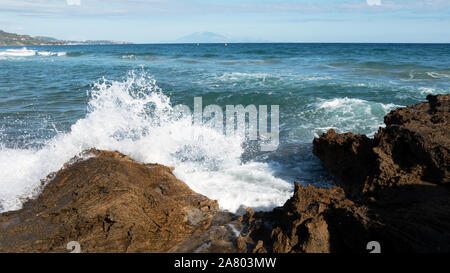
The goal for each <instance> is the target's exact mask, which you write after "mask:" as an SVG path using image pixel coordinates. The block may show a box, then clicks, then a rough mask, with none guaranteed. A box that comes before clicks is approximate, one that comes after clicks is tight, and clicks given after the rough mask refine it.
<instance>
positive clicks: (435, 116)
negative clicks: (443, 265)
mask: <svg viewBox="0 0 450 273" xmlns="http://www.w3.org/2000/svg"><path fill="white" fill-rule="evenodd" d="M427 100H428V102H425V103H420V104H417V105H414V106H409V107H405V108H400V109H397V110H394V111H391V113H389V114H388V115H387V116H386V117H385V123H386V127H385V128H380V130H379V131H378V133H377V134H375V137H374V139H370V138H368V137H366V136H364V135H354V134H352V133H345V134H337V133H336V132H335V131H334V130H329V131H328V132H327V133H325V134H323V135H322V136H320V137H319V138H316V139H314V142H313V145H314V148H313V152H314V154H315V155H316V156H317V157H319V159H321V160H322V162H323V165H324V167H325V168H326V169H328V170H329V171H330V172H331V173H332V174H333V175H334V176H335V178H336V182H337V185H338V186H339V187H334V188H332V189H329V190H328V189H316V188H314V187H311V186H308V187H303V186H301V185H299V184H296V187H295V193H294V196H293V197H292V198H291V199H289V200H288V201H287V202H286V204H285V205H284V206H283V207H282V208H277V209H275V210H273V211H272V212H268V213H250V212H249V213H247V215H246V216H245V217H244V218H245V220H244V221H245V222H246V223H247V224H248V226H249V235H248V236H247V237H246V242H249V243H253V242H255V241H259V242H261V241H262V246H263V247H264V248H265V250H266V251H269V252H365V253H367V252H368V251H367V250H366V245H367V243H368V242H370V241H377V242H379V243H380V244H381V248H382V251H383V252H449V251H450V188H449V186H450V185H449V181H450V171H449V170H450V153H449V151H450V130H449V128H450V127H449V124H448V122H449V119H450V95H437V96H428V97H427Z"/></svg>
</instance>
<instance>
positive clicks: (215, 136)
mask: <svg viewBox="0 0 450 273" xmlns="http://www.w3.org/2000/svg"><path fill="white" fill-rule="evenodd" d="M172 111H173V110H172V106H171V104H170V99H169V98H168V97H167V96H165V95H164V94H163V93H162V91H161V90H160V89H159V88H158V87H157V86H156V84H155V81H154V80H153V79H152V78H151V77H149V76H148V75H146V74H145V73H139V74H138V75H136V74H134V73H130V75H129V77H128V78H127V80H125V81H123V82H118V81H107V80H103V81H101V82H99V83H97V84H96V86H95V88H94V89H93V91H92V95H91V100H90V101H89V105H88V114H87V115H86V117H85V118H83V119H80V120H78V121H77V122H76V123H75V124H73V125H72V127H71V131H70V132H69V133H66V134H65V133H61V134H58V135H57V136H56V137H54V138H53V139H51V140H50V141H49V142H48V143H47V144H46V145H45V146H44V147H43V148H40V149H7V148H0V169H1V170H2V175H1V178H0V189H1V190H0V206H1V208H0V211H8V210H13V209H19V208H20V207H21V205H22V201H23V200H24V199H25V198H32V197H35V196H36V194H37V192H36V189H39V186H40V179H43V178H45V177H46V176H47V175H48V174H49V173H51V172H54V171H57V170H59V169H60V168H62V166H63V164H64V163H65V162H67V161H69V160H70V159H71V158H72V157H73V156H75V155H77V154H79V153H80V152H82V151H83V150H86V149H89V148H92V147H96V148H98V149H106V150H118V151H120V152H122V153H124V154H127V155H129V156H131V157H132V158H134V159H136V160H138V161H141V162H146V163H150V162H157V163H161V164H165V165H168V166H174V167H175V171H174V173H175V175H176V176H177V177H178V178H180V179H181V180H183V181H185V182H186V183H187V184H188V185H189V186H190V187H191V188H192V189H193V190H195V191H197V192H199V193H201V194H204V195H206V196H208V197H210V198H212V199H217V200H218V201H219V204H220V206H221V208H222V209H227V210H230V211H237V210H238V209H239V208H240V206H241V205H243V206H251V207H254V208H262V209H264V208H272V207H274V206H278V205H282V204H283V203H284V202H285V201H286V200H287V199H288V198H289V197H290V195H291V193H292V184H291V183H288V182H286V181H284V180H282V179H279V178H276V177H275V176H274V175H273V172H274V169H273V167H272V166H271V165H270V164H269V163H260V162H249V163H245V164H243V163H241V160H240V157H241V154H242V153H243V148H242V145H241V144H242V138H240V137H239V136H233V137H230V136H224V135H222V134H220V133H218V132H217V131H215V130H213V129H211V128H209V127H208V126H206V125H205V126H194V125H193V124H192V122H191V119H189V118H188V119H186V118H185V119H172V118H170V117H171V116H172V115H170V113H171V112H172ZM187 136H189V137H187Z"/></svg>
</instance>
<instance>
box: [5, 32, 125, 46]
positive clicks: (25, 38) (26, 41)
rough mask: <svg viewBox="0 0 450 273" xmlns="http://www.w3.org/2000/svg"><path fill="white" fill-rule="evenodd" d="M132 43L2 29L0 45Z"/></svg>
mask: <svg viewBox="0 0 450 273" xmlns="http://www.w3.org/2000/svg"><path fill="white" fill-rule="evenodd" d="M122 44H132V43H129V42H120V41H109V40H87V41H71V40H58V39H56V38H52V37H43V36H38V37H32V36H29V35H20V34H16V33H9V32H5V31H3V30H0V46H46V45H51V46H55V45H122Z"/></svg>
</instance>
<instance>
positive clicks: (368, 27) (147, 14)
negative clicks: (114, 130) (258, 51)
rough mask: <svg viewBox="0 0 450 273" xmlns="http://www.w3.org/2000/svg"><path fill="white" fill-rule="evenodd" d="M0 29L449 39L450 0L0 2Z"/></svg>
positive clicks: (135, 36) (279, 38)
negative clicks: (206, 32)
mask: <svg viewBox="0 0 450 273" xmlns="http://www.w3.org/2000/svg"><path fill="white" fill-rule="evenodd" d="M0 29H3V30H5V31H9V32H16V33H21V34H30V35H35V36H36V35H41V36H52V37H56V38H60V39H74V40H86V39H107V40H118V41H129V42H136V43H158V42H161V41H173V40H176V39H177V38H179V37H182V36H184V35H188V34H190V33H193V32H205V31H208V32H214V33H218V34H221V35H224V36H226V37H229V38H230V40H233V41H268V42H438V43H439V42H444V43H448V42H450V0H339V1H338V0H259V1H253V0H240V1H237V0H191V1H189V0H184V1H183V0H0Z"/></svg>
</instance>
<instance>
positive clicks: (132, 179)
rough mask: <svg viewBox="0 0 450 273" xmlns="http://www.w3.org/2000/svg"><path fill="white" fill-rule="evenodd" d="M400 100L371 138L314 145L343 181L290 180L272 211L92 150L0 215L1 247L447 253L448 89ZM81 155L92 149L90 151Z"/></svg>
mask: <svg viewBox="0 0 450 273" xmlns="http://www.w3.org/2000/svg"><path fill="white" fill-rule="evenodd" d="M427 99H428V102H426V103H420V104H418V105H415V106H410V107H406V108H400V109H397V110H395V111H392V112H391V113H389V114H388V115H387V116H386V117H385V123H386V127H385V128H380V130H379V131H378V133H377V134H375V137H374V138H373V139H370V138H368V137H366V136H364V135H354V134H352V133H346V134H337V133H336V132H335V131H334V130H330V131H328V132H327V133H325V134H323V135H322V136H320V137H319V138H316V139H315V140H314V150H313V151H314V153H315V154H316V155H317V156H318V157H319V158H320V159H321V160H322V162H323V165H324V166H325V168H327V169H328V170H329V171H330V172H331V173H332V174H333V175H334V176H335V178H336V184H337V186H335V187H333V188H331V189H317V188H314V187H312V186H308V187H304V186H302V185H300V184H298V183H296V184H295V191H294V194H293V196H292V197H291V198H290V199H289V200H288V201H287V202H286V203H285V204H284V206H283V207H279V208H276V209H274V210H273V211H270V212H255V211H253V210H252V209H251V208H248V209H247V212H246V214H245V215H243V216H240V217H237V216H236V215H233V214H230V213H226V212H221V211H219V209H218V205H217V202H216V201H213V200H209V199H208V198H206V197H204V196H202V195H199V194H197V193H195V192H193V191H192V190H191V189H189V187H188V186H187V185H185V184H184V183H183V182H182V181H180V180H178V179H176V177H175V176H174V175H173V174H172V169H171V168H168V167H165V166H162V165H158V164H141V163H138V162H135V161H133V160H131V159H130V158H129V157H127V156H125V155H122V154H120V153H118V152H107V151H98V150H95V149H94V150H90V151H87V152H86V154H85V156H84V157H82V158H75V159H74V160H72V161H71V162H69V163H68V164H67V165H66V166H65V167H64V168H63V169H62V170H60V171H59V172H57V173H55V174H53V175H51V176H50V177H49V179H48V180H49V181H48V182H46V183H45V184H46V186H45V188H44V189H43V192H42V194H41V195H40V196H39V197H38V198H37V199H36V200H30V201H28V202H26V203H25V204H24V207H23V209H22V210H19V211H13V212H8V213H4V214H2V215H1V216H0V252H65V251H66V245H67V243H68V242H70V241H77V242H79V243H80V244H81V247H82V252H253V253H266V252H278V253H286V252H291V253H311V252H312V253H317V252H367V249H366V247H367V244H368V243H369V242H370V241H377V242H379V243H380V245H381V249H382V252H449V251H450V192H449V190H450V189H449V187H450V183H449V181H450V176H449V173H450V172H449V168H450V163H449V160H450V159H449V150H450V130H449V125H448V120H449V115H450V95H446V96H443V95H438V96H428V97H427ZM86 155H88V156H87V158H86Z"/></svg>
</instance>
